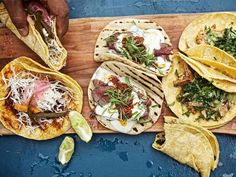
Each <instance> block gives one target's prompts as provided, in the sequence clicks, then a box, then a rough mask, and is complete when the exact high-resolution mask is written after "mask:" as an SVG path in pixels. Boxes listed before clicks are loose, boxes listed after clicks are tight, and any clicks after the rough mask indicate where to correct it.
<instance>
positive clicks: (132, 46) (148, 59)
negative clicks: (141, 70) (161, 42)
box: [121, 36, 156, 66]
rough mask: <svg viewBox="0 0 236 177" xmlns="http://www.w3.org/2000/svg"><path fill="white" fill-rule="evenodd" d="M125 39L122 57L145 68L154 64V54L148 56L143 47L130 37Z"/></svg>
mask: <svg viewBox="0 0 236 177" xmlns="http://www.w3.org/2000/svg"><path fill="white" fill-rule="evenodd" d="M125 39H126V42H125V44H124V49H123V50H122V53H121V54H122V55H123V56H125V57H126V58H128V59H130V60H133V61H135V62H137V63H140V64H144V65H145V66H151V65H153V64H154V62H155V60H156V57H155V56H154V54H149V53H148V52H147V50H146V47H145V46H144V45H142V44H139V43H138V42H137V41H136V40H135V38H134V37H132V36H129V37H127V38H125Z"/></svg>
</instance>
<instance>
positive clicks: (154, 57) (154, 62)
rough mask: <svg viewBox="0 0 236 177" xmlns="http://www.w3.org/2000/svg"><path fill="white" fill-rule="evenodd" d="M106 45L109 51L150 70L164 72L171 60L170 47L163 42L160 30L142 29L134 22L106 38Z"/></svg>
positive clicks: (163, 38)
mask: <svg viewBox="0 0 236 177" xmlns="http://www.w3.org/2000/svg"><path fill="white" fill-rule="evenodd" d="M105 40H106V47H108V48H109V50H110V52H111V53H115V54H118V55H119V56H122V57H125V58H127V59H129V60H132V61H134V62H135V63H138V64H141V65H143V66H144V67H147V68H149V69H151V70H152V71H157V70H158V71H159V72H160V73H163V74H164V73H166V72H167V71H168V70H169V68H170V66H171V61H170V60H169V55H170V54H172V47H171V46H170V45H169V44H167V43H165V37H164V35H163V33H162V32H161V30H158V29H146V30H142V29H140V28H139V27H137V26H136V25H135V24H134V25H133V26H132V27H131V28H130V29H129V30H128V31H126V32H115V33H113V34H112V35H110V36H109V37H107V38H106V39H105Z"/></svg>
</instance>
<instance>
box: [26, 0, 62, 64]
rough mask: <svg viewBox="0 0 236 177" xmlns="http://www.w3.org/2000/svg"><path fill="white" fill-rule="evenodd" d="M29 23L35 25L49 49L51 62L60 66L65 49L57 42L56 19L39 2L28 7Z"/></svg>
mask: <svg viewBox="0 0 236 177" xmlns="http://www.w3.org/2000/svg"><path fill="white" fill-rule="evenodd" d="M27 12H28V14H29V15H28V17H27V19H28V21H29V22H30V23H31V24H33V25H34V26H35V28H36V30H37V31H38V32H39V33H40V35H41V36H42V39H43V41H44V42H45V44H46V45H47V47H48V51H49V60H50V62H51V63H52V64H55V65H58V64H59V63H60V61H59V60H58V59H59V58H61V55H62V51H63V48H62V46H60V45H59V44H58V42H57V40H56V32H55V29H54V28H55V17H54V16H52V15H50V14H49V13H48V11H47V10H46V8H45V7H44V6H43V5H42V4H40V3H37V2H30V3H29V4H28V7H27Z"/></svg>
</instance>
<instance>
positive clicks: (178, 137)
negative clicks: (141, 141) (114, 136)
mask: <svg viewBox="0 0 236 177" xmlns="http://www.w3.org/2000/svg"><path fill="white" fill-rule="evenodd" d="M172 119H175V118H172ZM152 147H153V148H154V149H156V150H159V151H161V152H163V153H165V154H167V155H169V156H170V157H172V158H174V159H175V160H177V161H178V162H180V163H182V164H186V165H189V166H190V167H192V168H193V169H195V170H196V171H197V172H199V173H201V176H202V177H209V176H210V172H211V170H214V169H215V168H216V167H217V164H218V160H219V143H218V141H217V139H216V137H215V136H214V135H213V134H212V133H211V132H210V131H208V130H207V129H205V128H202V127H200V126H196V125H192V124H184V123H180V122H178V121H175V122H173V121H172V122H167V123H165V124H164V132H162V133H158V134H157V136H156V139H155V141H154V143H153V145H152Z"/></svg>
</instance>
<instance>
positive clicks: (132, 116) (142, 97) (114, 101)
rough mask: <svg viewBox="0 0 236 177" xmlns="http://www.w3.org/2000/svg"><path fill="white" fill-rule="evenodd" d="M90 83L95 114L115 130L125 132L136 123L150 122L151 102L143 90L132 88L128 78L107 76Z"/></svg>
mask: <svg viewBox="0 0 236 177" xmlns="http://www.w3.org/2000/svg"><path fill="white" fill-rule="evenodd" d="M100 72H101V71H100ZM107 74H108V73H107ZM92 82H93V85H94V89H93V90H92V92H91V95H92V97H93V100H94V102H95V104H96V107H95V109H94V112H95V114H96V115H99V116H102V117H103V118H104V119H106V120H108V121H110V122H111V124H112V125H113V126H114V127H116V128H117V127H118V128H117V129H119V130H120V129H122V130H123V131H124V132H126V129H127V131H129V130H130V129H131V128H132V126H133V125H134V124H136V123H144V122H149V121H151V119H150V118H149V116H148V115H149V108H150V106H151V104H152V102H151V100H150V99H149V98H148V96H147V94H146V91H145V90H144V89H141V88H138V87H134V86H132V83H131V81H130V80H129V78H128V77H117V76H115V75H113V74H108V75H106V76H105V78H104V79H102V80H99V79H93V80H92ZM119 127H120V128H119Z"/></svg>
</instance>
